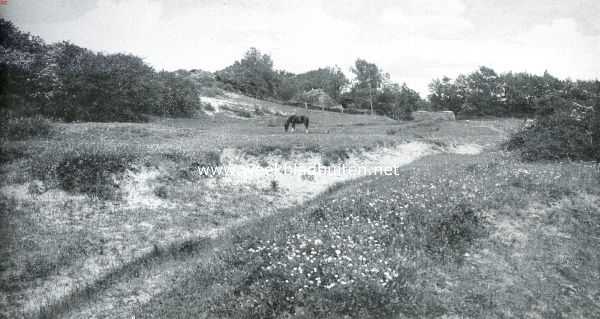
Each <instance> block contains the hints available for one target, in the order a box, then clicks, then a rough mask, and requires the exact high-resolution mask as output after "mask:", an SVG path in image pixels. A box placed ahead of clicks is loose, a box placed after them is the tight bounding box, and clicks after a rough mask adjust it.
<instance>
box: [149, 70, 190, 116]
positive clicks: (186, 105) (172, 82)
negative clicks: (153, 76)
mask: <svg viewBox="0 0 600 319" xmlns="http://www.w3.org/2000/svg"><path fill="white" fill-rule="evenodd" d="M158 84H159V86H158V87H159V89H158V91H159V100H158V104H157V105H156V106H155V109H154V110H153V113H154V114H157V115H163V116H178V117H187V116H192V115H194V113H195V112H196V111H197V110H200V109H201V103H200V99H198V93H197V88H196V85H195V84H194V82H193V81H192V80H191V79H189V78H186V77H184V76H180V75H178V74H177V73H174V72H165V71H163V72H160V73H159V74H158Z"/></svg>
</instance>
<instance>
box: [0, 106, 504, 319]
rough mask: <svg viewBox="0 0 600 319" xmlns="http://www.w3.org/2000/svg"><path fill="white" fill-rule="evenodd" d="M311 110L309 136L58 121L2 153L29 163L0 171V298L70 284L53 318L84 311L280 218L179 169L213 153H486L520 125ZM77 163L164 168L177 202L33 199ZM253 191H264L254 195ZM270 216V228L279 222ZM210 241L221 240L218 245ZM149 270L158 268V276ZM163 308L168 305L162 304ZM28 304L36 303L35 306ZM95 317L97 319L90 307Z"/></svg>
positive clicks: (222, 127) (250, 196)
mask: <svg viewBox="0 0 600 319" xmlns="http://www.w3.org/2000/svg"><path fill="white" fill-rule="evenodd" d="M281 108H282V110H283V109H284V108H288V107H286V106H281ZM311 114H312V115H311V119H312V121H311V128H312V129H311V134H303V133H302V134H298V133H296V134H283V132H282V131H283V130H282V128H281V125H282V123H283V121H284V118H282V117H276V116H263V117H256V118H253V119H251V120H235V119H231V118H225V117H221V116H219V115H217V116H215V117H203V118H201V119H170V120H162V119H159V120H156V121H154V122H151V123H147V124H114V123H84V124H68V125H67V124H64V125H63V124H60V125H56V132H55V134H54V135H53V136H52V137H51V138H50V139H34V140H31V141H27V142H12V143H10V144H9V145H6V146H5V147H7V149H8V150H10V151H14V152H18V153H22V154H24V155H23V157H22V158H21V159H19V160H16V161H12V162H9V163H4V164H3V166H2V176H3V180H2V186H8V187H9V188H10V187H12V188H10V190H11V191H10V192H6V191H5V189H4V188H3V194H2V195H3V196H6V197H4V198H3V199H2V204H3V205H5V206H6V207H5V208H6V209H2V210H3V212H5V214H4V215H2V217H3V218H5V220H6V222H5V223H4V222H3V227H5V229H6V232H3V234H4V237H5V238H3V239H6V240H5V241H3V243H4V244H5V246H3V247H2V250H3V254H4V256H7V257H8V258H6V259H4V261H3V267H4V269H5V270H8V271H5V272H3V276H2V282H1V283H2V285H3V286H2V287H3V290H4V291H6V292H8V293H9V294H8V297H7V298H8V299H5V300H4V301H3V302H4V303H8V305H13V306H14V305H18V307H22V306H23V305H22V304H21V303H20V302H22V301H23V300H25V299H22V297H27V294H30V293H32V291H35V289H38V288H39V287H45V288H44V289H49V290H48V291H45V290H41V291H40V294H42V295H44V298H46V297H47V296H46V295H45V294H49V298H51V297H52V295H53V294H54V293H55V292H61V291H65V290H66V291H68V289H70V288H69V287H71V286H70V285H72V284H73V282H74V280H75V283H76V285H77V286H79V287H83V288H85V289H84V290H83V291H82V292H81V293H77V292H75V294H73V295H71V297H69V298H67V299H63V301H62V302H61V303H59V304H55V305H54V306H52V307H50V308H49V310H48V311H50V312H54V314H61V313H63V312H64V311H66V310H68V309H70V308H76V307H77V306H78V305H77V304H79V303H82V302H85V301H88V300H91V301H93V300H94V299H95V298H98V293H100V291H101V290H102V289H105V288H106V287H105V286H108V287H110V286H113V285H118V284H122V283H125V285H127V284H128V283H130V282H133V281H135V280H137V281H141V282H140V283H138V284H139V285H141V286H142V287H143V285H144V281H145V280H146V277H144V275H143V273H146V272H152V271H157V272H159V273H160V271H162V269H164V267H166V268H169V269H170V270H171V271H170V272H179V271H180V272H181V275H180V276H179V275H178V276H175V277H174V278H175V279H176V280H185V281H188V280H189V278H188V274H187V273H186V272H189V271H193V269H194V268H191V266H190V267H185V266H186V265H192V264H194V265H195V264H197V266H198V267H200V268H201V269H204V267H205V266H206V265H207V264H206V263H205V258H201V259H198V258H195V257H193V254H192V255H190V254H188V253H186V252H187V251H188V248H187V247H196V244H198V243H202V244H201V245H199V248H198V249H200V250H201V252H202V254H201V255H203V254H207V253H209V254H210V251H208V252H207V251H206V250H205V249H204V245H205V243H204V241H201V240H200V241H199V239H201V238H203V237H205V236H206V235H207V234H209V233H211V231H212V230H215V229H223V227H227V225H232V224H233V223H234V222H235V221H240V220H242V219H243V218H247V217H252V216H257V215H263V214H264V213H265V212H271V213H273V212H276V208H275V207H273V206H272V204H270V201H271V200H270V199H269V196H270V195H269V194H267V195H269V196H263V195H264V194H263V193H262V190H256V191H252V190H243V189H229V190H221V191H222V192H221V191H219V193H218V194H215V191H214V190H212V189H209V188H204V187H203V186H202V184H201V183H200V184H199V183H198V181H197V180H194V179H193V178H192V179H190V178H189V176H185V174H184V175H183V176H182V175H181V174H180V173H181V170H182V169H184V170H185V169H187V168H189V165H190V164H191V163H193V162H198V161H204V160H205V158H206V155H207V154H210V153H212V152H214V151H215V150H220V149H223V148H226V147H228V148H229V147H232V148H239V149H242V150H244V151H246V152H248V153H249V154H253V155H256V156H262V155H263V154H266V153H268V152H284V153H286V152H292V151H294V152H303V151H319V152H328V151H335V150H336V149H340V148H341V149H344V148H362V147H365V148H369V147H373V146H376V145H381V144H393V143H400V142H403V141H408V140H425V141H433V142H441V143H446V144H450V143H478V144H480V145H487V146H493V145H495V144H497V143H498V142H499V141H501V140H503V138H504V134H505V133H506V131H507V130H509V129H512V128H514V126H515V123H514V121H470V122H465V121H460V122H453V123H450V122H446V123H396V122H393V121H389V120H387V119H384V118H379V117H375V118H373V117H370V116H356V115H344V114H338V113H327V112H325V113H322V114H321V113H319V112H318V111H313V112H311ZM73 156H75V158H88V157H89V158H98V157H103V158H108V159H109V160H110V159H123V158H125V159H127V160H128V161H129V160H130V161H132V162H133V163H132V164H135V165H136V169H138V170H139V169H143V167H144V166H149V167H156V166H161V167H162V168H164V170H161V175H159V176H158V177H157V178H155V179H153V180H152V183H155V186H160V185H163V186H168V190H169V192H168V194H167V196H168V199H169V200H170V201H171V202H173V203H175V206H174V207H155V208H152V207H150V208H148V207H138V208H136V207H123V204H122V203H121V202H120V201H119V199H118V198H117V199H116V200H112V201H111V200H108V201H107V200H102V199H94V198H90V197H87V196H85V195H81V194H78V193H65V192H63V191H61V190H60V189H58V188H57V187H58V186H57V185H56V183H55V182H56V181H52V180H48V181H44V187H46V188H50V190H49V191H47V192H45V193H44V194H42V195H40V196H38V195H36V194H35V193H31V190H30V189H28V187H27V185H30V184H29V183H30V182H31V181H32V180H34V179H40V178H42V177H40V174H42V175H44V174H45V173H46V172H49V171H51V170H52V169H54V167H56V165H57V164H58V163H61V162H62V161H64V159H70V158H73ZM103 165H104V164H103ZM109 166H110V165H109ZM100 168H102V167H100ZM14 186H16V188H14ZM258 193H261V194H262V195H261V196H256V195H257V194H258ZM335 196H338V195H335ZM292 214H294V215H295V214H297V211H296V210H294V211H293V212H292ZM284 216H286V215H285V213H284ZM277 220H279V219H274V220H272V221H270V220H266V221H265V222H266V223H270V222H273V223H276V221H277ZM298 225H300V224H298ZM296 226H297V225H296V224H293V225H291V226H290V227H296ZM190 240H191V241H190ZM188 243H191V244H192V246H189V245H188ZM216 245H225V246H227V245H228V244H227V243H226V241H225V244H224V243H222V242H220V241H216ZM181 250H182V251H183V255H184V256H188V257H189V256H191V257H192V258H188V257H186V258H183V259H181V262H178V261H177V260H179V259H177V258H176V259H175V260H174V259H173V258H171V257H170V256H171V255H173V254H174V253H175V255H178V254H179V252H180V251H181ZM195 250H196V248H193V249H192V251H195ZM178 258H179V257H178ZM136 260H137V261H136ZM209 260H210V259H209ZM147 263H149V264H150V265H146V264H147ZM152 265H159V266H161V267H162V266H164V267H162V268H161V267H159V268H157V269H155V268H156V266H152ZM208 265H210V263H209V264H208ZM15 269H16V270H17V271H16V272H15V271H14V270H15ZM217 269H220V268H217ZM151 270H152V271H151ZM15 274H16V275H17V277H14V276H13V275H15ZM175 279H174V280H175ZM90 284H91V285H90ZM125 288H126V289H125V291H127V289H128V288H127V287H125ZM196 288H197V287H196ZM31 289H34V290H31ZM142 290H143V289H142ZM176 291H178V290H176ZM179 291H182V290H179ZM111 293H114V291H113V292H111ZM139 293H140V294H139V295H137V296H130V297H131V298H127V299H128V300H129V299H131V300H133V301H124V300H122V299H121V298H119V297H118V296H119V295H118V294H116V295H115V297H113V298H115V299H113V301H114V302H118V303H119V306H118V307H117V308H119V307H121V306H123V307H124V306H125V305H124V304H126V303H131V302H133V303H134V304H135V303H137V302H141V303H142V304H145V303H146V302H147V300H146V299H145V298H147V297H145V296H147V294H145V292H144V291H140V292H139ZM59 295H60V294H59ZM211 295H212V293H211ZM150 296H151V295H150ZM29 297H31V295H29ZM19 300H21V301H19ZM109 300H110V299H109ZM145 300H146V301H145ZM167 301H172V300H171V298H170V297H169V298H167ZM151 303H152V302H151ZM31 306H32V307H33V308H35V307H38V306H40V302H39V300H37V301H35V303H34V304H32V305H31ZM167 308H168V307H167ZM171 309H177V308H176V307H175V308H171ZM12 310H15V309H12ZM163 310H164V309H163ZM163 310H161V311H163ZM19 311H20V310H19ZM90 311H92V313H94V308H91V310H90Z"/></svg>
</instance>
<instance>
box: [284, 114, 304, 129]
mask: <svg viewBox="0 0 600 319" xmlns="http://www.w3.org/2000/svg"><path fill="white" fill-rule="evenodd" d="M302 123H304V128H305V129H306V133H308V116H304V115H292V116H290V117H288V119H287V121H286V122H285V125H284V126H283V127H284V128H285V131H286V132H287V131H288V128H289V127H290V124H292V132H293V131H295V130H296V124H302Z"/></svg>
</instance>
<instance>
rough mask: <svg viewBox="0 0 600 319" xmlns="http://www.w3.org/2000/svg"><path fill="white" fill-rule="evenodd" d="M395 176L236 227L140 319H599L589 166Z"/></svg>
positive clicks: (453, 160)
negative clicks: (443, 318)
mask: <svg viewBox="0 0 600 319" xmlns="http://www.w3.org/2000/svg"><path fill="white" fill-rule="evenodd" d="M402 171H403V173H402V176H398V177H396V176H391V177H386V176H379V177H368V178H364V179H362V180H360V181H359V182H353V183H348V184H347V185H344V186H343V187H341V188H340V189H338V190H335V191H333V192H331V193H330V194H325V195H323V196H321V197H320V198H318V199H316V200H315V201H314V202H312V203H310V204H308V205H306V206H305V207H301V208H299V209H297V210H296V209H295V210H290V211H287V212H285V213H283V214H281V215H277V216H273V217H270V218H268V219H264V220H261V221H258V222H256V223H253V224H252V225H250V226H244V227H241V228H239V229H236V230H235V231H234V232H232V234H230V235H227V236H225V237H224V238H223V240H222V242H220V243H217V244H216V245H215V247H214V248H215V249H216V251H217V253H215V254H214V256H213V257H212V259H211V260H210V261H209V262H206V264H207V265H208V266H205V267H203V268H200V269H198V270H197V271H196V272H195V273H193V274H192V275H191V276H189V277H187V278H185V279H184V280H182V281H181V282H180V284H179V285H178V286H176V287H175V288H174V289H173V290H172V291H171V292H170V293H168V294H165V295H160V296H158V297H156V298H155V299H154V301H153V302H149V303H148V305H149V307H148V308H145V309H143V310H141V311H140V315H142V317H155V318H174V317H177V318H198V317H202V316H203V315H209V317H219V318H222V317H232V318H267V317H277V318H286V317H289V316H291V315H294V316H296V317H300V318H302V317H307V318H310V317H331V318H337V317H340V318H341V317H344V316H346V315H348V316H351V317H360V318H366V317H373V318H381V317H390V316H393V317H438V316H441V315H448V316H453V315H455V316H458V317H477V318H481V317H486V318H505V317H530V318H561V317H569V318H579V317H584V318H592V317H598V316H600V308H599V307H598V306H597V305H598V302H599V301H600V258H599V256H598V254H597V251H596V249H597V247H598V245H600V228H599V225H600V215H598V212H599V211H600V197H599V195H600V194H599V193H598V191H599V189H600V188H599V186H600V185H599V182H600V176H599V174H598V171H597V170H595V168H594V167H593V166H590V165H585V164H577V163H569V164H523V163H520V162H518V161H515V160H514V159H512V158H511V157H510V156H508V155H506V154H502V153H492V154H485V155H478V156H457V155H434V156H431V157H429V158H427V159H425V160H422V161H419V162H418V163H415V164H412V165H410V166H407V167H405V168H403V169H402ZM300 269H302V271H300ZM317 278H318V279H317Z"/></svg>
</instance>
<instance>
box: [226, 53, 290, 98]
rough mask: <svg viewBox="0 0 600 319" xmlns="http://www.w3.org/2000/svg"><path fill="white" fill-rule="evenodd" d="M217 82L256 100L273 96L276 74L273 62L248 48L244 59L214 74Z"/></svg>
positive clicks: (264, 55)
mask: <svg viewBox="0 0 600 319" xmlns="http://www.w3.org/2000/svg"><path fill="white" fill-rule="evenodd" d="M216 75H217V79H218V80H219V81H222V82H225V83H229V84H231V85H232V86H233V87H234V88H236V89H238V90H240V91H241V92H244V93H246V94H248V95H252V96H254V97H257V98H265V97H273V96H275V92H276V91H275V89H276V87H277V81H278V78H277V73H276V72H275V71H274V70H273V60H272V59H271V57H270V56H269V55H268V54H262V53H261V52H260V51H259V50H258V49H256V48H250V49H249V50H248V51H247V52H246V54H245V55H244V57H243V58H242V59H241V60H239V61H236V62H235V63H234V64H233V65H230V66H228V67H227V68H225V69H223V70H221V71H218V72H217V73H216Z"/></svg>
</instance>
